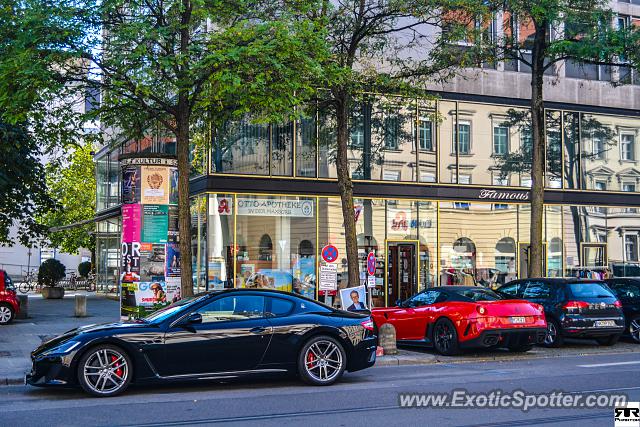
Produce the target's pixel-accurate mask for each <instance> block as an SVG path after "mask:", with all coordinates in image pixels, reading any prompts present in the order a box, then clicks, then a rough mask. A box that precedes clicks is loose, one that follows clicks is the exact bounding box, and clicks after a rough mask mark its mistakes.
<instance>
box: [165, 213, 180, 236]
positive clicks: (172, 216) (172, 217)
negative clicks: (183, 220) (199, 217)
mask: <svg viewBox="0 0 640 427" xmlns="http://www.w3.org/2000/svg"><path fill="white" fill-rule="evenodd" d="M167 229H168V233H167V236H168V240H169V241H170V242H177V241H178V207H177V206H169V226H168V227H167Z"/></svg>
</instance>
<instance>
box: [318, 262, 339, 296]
mask: <svg viewBox="0 0 640 427" xmlns="http://www.w3.org/2000/svg"><path fill="white" fill-rule="evenodd" d="M337 288H338V266H337V265H336V264H324V265H321V266H320V287H319V288H318V290H319V291H335V290H336V289H337Z"/></svg>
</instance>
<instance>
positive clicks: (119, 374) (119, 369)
mask: <svg viewBox="0 0 640 427" xmlns="http://www.w3.org/2000/svg"><path fill="white" fill-rule="evenodd" d="M116 360H118V358H117V357H116V356H114V355H111V363H113V362H115V361H116ZM115 367H116V371H115V374H116V375H117V376H118V377H119V378H122V374H123V373H124V371H123V369H122V367H121V366H120V363H116V365H115Z"/></svg>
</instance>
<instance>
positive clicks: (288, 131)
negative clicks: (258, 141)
mask: <svg viewBox="0 0 640 427" xmlns="http://www.w3.org/2000/svg"><path fill="white" fill-rule="evenodd" d="M270 152H271V174H272V175H278V176H291V175H292V171H293V123H286V124H278V125H272V126H271V148H270Z"/></svg>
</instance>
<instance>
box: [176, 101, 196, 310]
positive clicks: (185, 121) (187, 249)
mask: <svg viewBox="0 0 640 427" xmlns="http://www.w3.org/2000/svg"><path fill="white" fill-rule="evenodd" d="M179 104H180V102H179ZM178 110H179V112H178V118H177V120H176V128H177V132H176V133H177V135H176V152H177V155H178V231H179V241H180V279H181V280H180V282H181V289H180V290H181V293H180V294H181V296H182V297H183V298H184V297H188V296H192V295H193V266H192V254H191V204H190V200H189V173H190V170H191V164H190V162H189V112H188V109H187V108H186V105H185V107H184V108H180V107H178Z"/></svg>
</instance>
